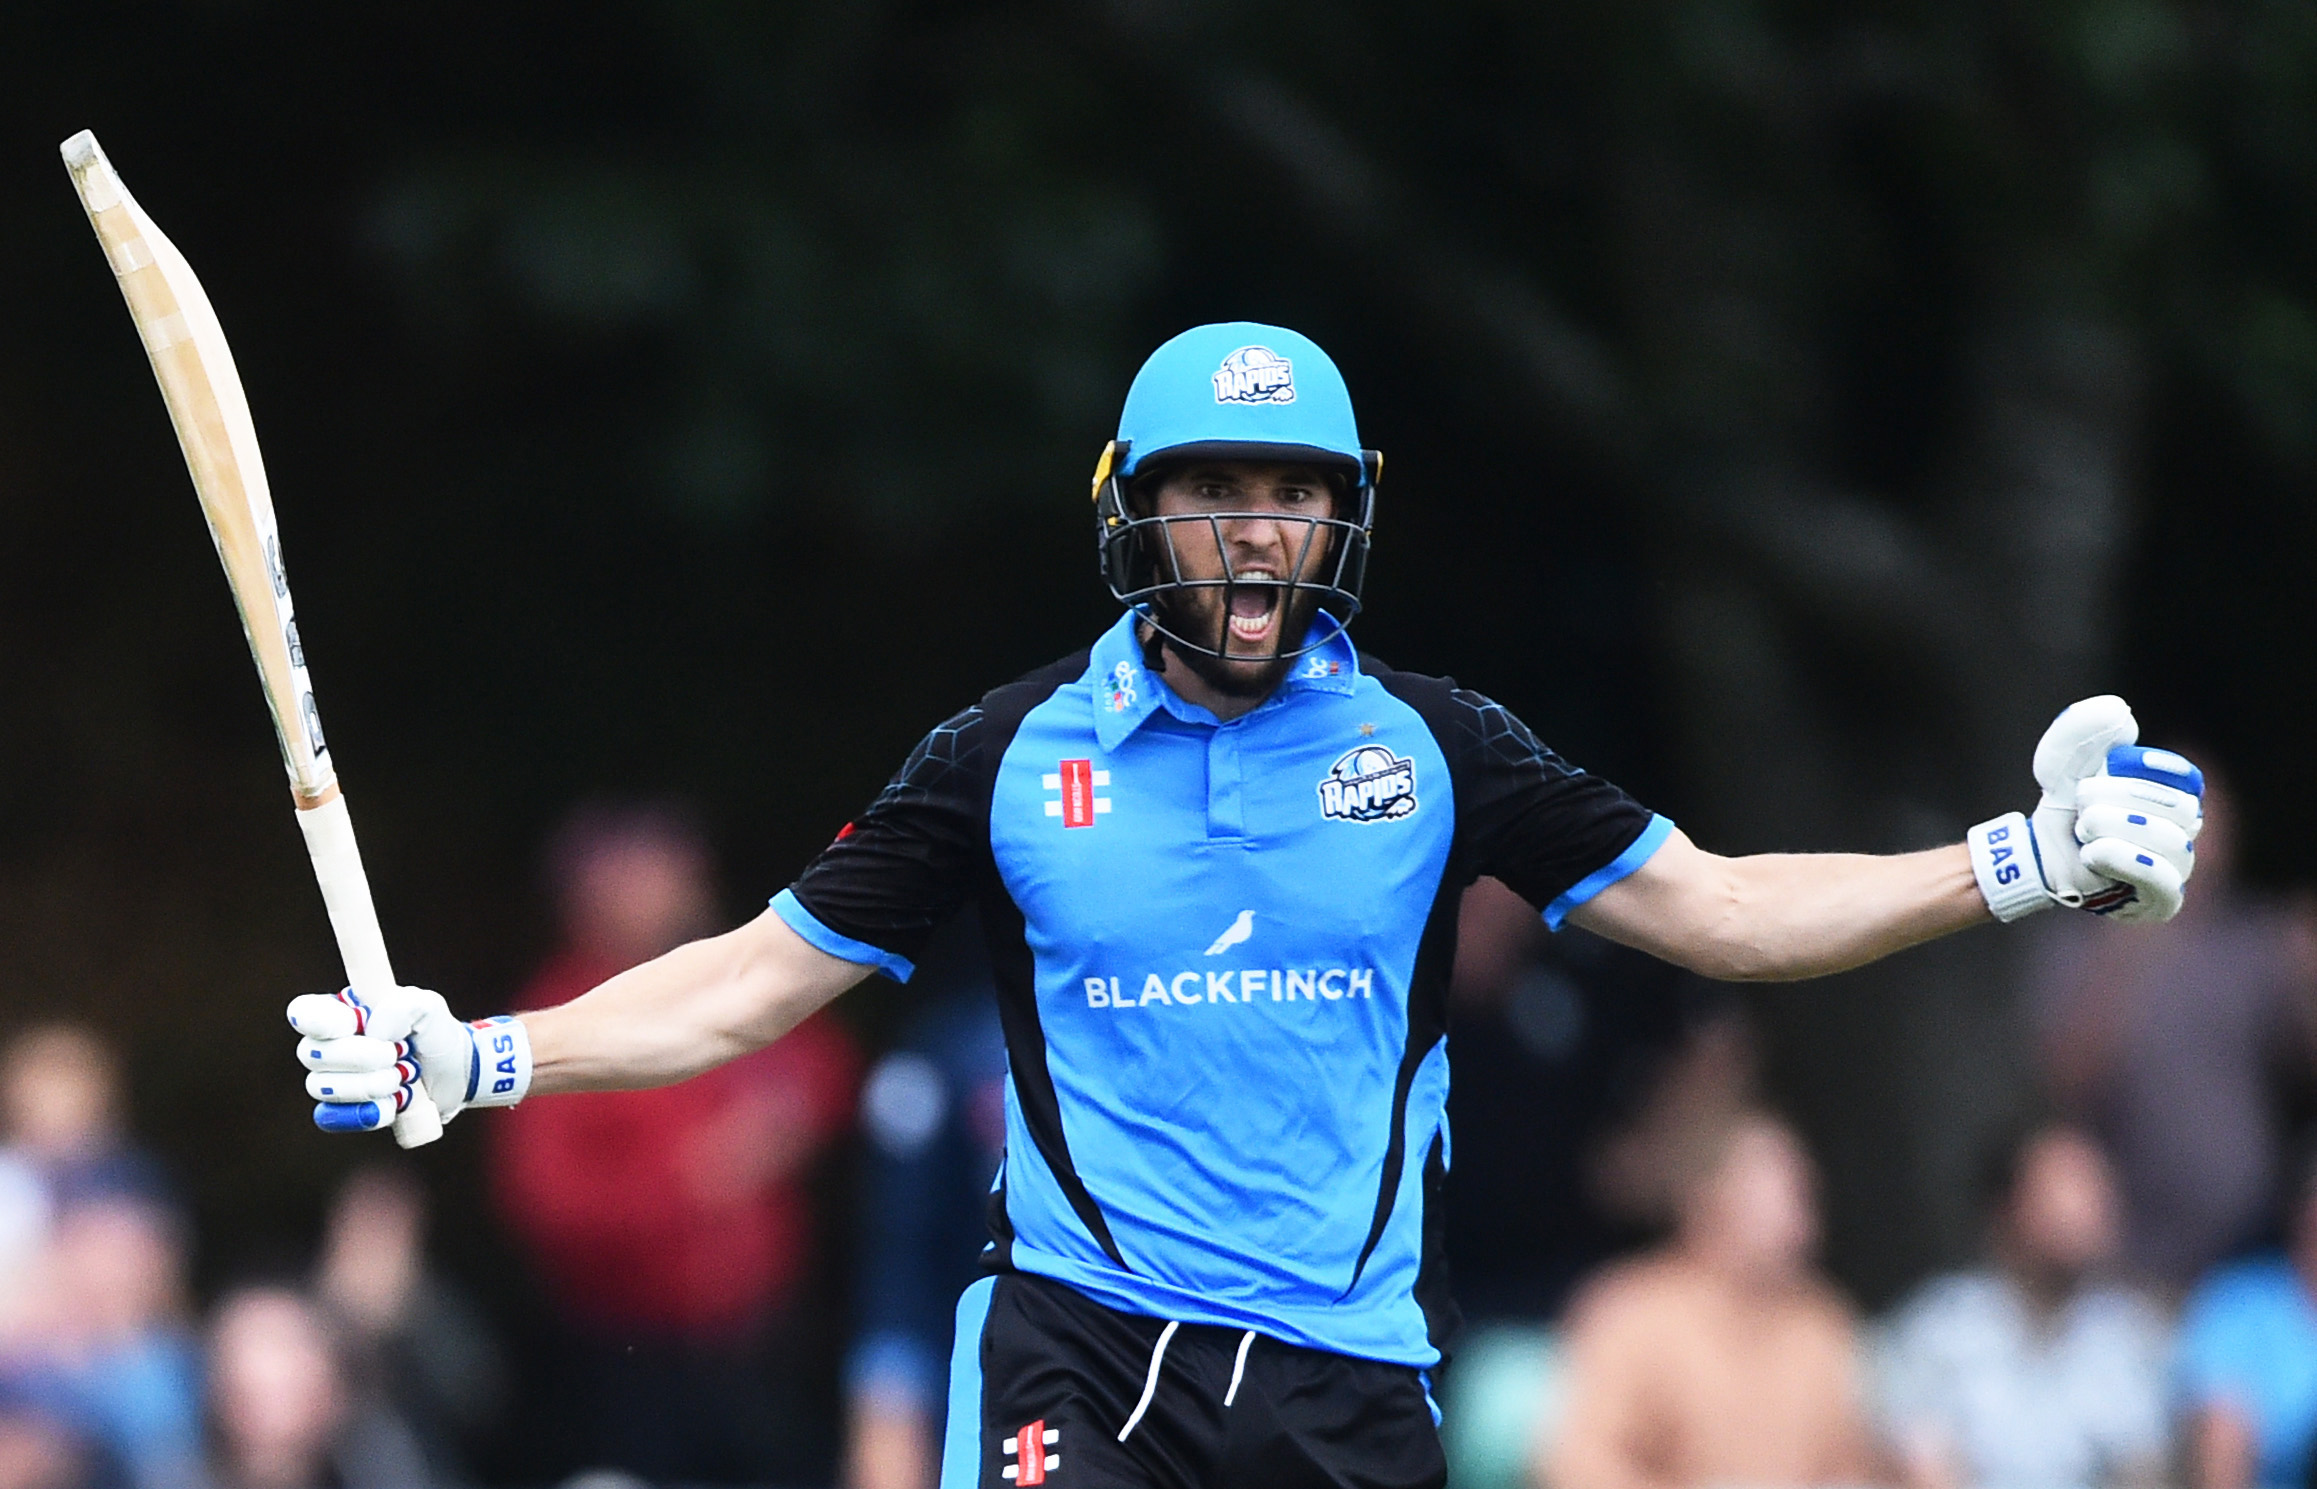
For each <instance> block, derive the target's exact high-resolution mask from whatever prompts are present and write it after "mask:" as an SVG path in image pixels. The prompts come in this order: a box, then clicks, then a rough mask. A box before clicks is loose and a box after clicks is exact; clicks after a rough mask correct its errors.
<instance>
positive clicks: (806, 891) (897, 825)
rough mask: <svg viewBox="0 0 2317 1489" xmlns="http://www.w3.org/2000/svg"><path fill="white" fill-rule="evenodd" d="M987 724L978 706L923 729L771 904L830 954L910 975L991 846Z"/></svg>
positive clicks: (900, 976) (896, 975)
mask: <svg viewBox="0 0 2317 1489" xmlns="http://www.w3.org/2000/svg"><path fill="white" fill-rule="evenodd" d="M984 732H985V730H984V721H983V716H982V710H981V708H980V707H979V706H976V707H973V708H969V709H967V710H966V711H965V712H964V713H961V714H959V715H957V717H955V718H953V719H950V720H948V721H947V722H945V723H943V724H942V725H940V726H939V727H938V728H936V729H934V731H933V732H932V733H930V734H928V735H926V736H925V738H924V739H923V740H921V741H919V742H918V745H917V748H916V749H914V750H912V751H910V753H909V758H908V759H907V760H906V761H904V762H903V763H902V766H901V769H900V770H899V771H898V772H897V773H896V774H895V775H894V777H893V779H892V780H891V781H889V782H887V783H886V785H885V789H884V790H883V791H881V792H879V793H878V794H877V799H876V800H875V801H873V802H871V803H870V804H869V809H868V810H867V811H866V812H863V813H862V814H861V815H860V816H859V817H857V818H855V819H854V820H853V821H852V822H851V823H850V824H849V825H848V826H847V827H846V828H845V830H844V831H843V832H841V833H839V834H838V835H837V840H836V841H835V842H833V843H831V844H829V846H828V847H826V848H824V849H822V850H821V853H820V856H819V857H817V858H815V859H814V860H813V861H812V862H811V863H810V864H807V865H806V866H805V871H804V872H803V873H802V874H801V875H799V876H798V877H797V881H796V883H794V884H792V885H790V886H789V887H788V888H787V889H784V890H782V891H781V892H780V893H779V894H778V895H777V896H775V897H774V899H773V902H772V908H773V912H774V913H775V914H777V915H779V916H780V918H781V919H782V920H784V921H786V922H787V923H788V926H789V929H791V930H793V931H795V932H796V933H797V934H798V935H800V936H802V937H804V939H805V940H806V941H808V942H810V943H812V944H813V945H814V946H816V947H818V948H820V949H821V950H822V951H825V952H827V953H828V954H829V955H831V956H834V957H839V958H842V959H843V960H845V961H848V962H858V963H860V964H861V965H863V966H869V967H875V968H876V969H877V970H878V971H880V972H883V973H884V974H885V975H886V976H888V977H890V978H892V979H893V980H894V981H896V982H907V981H908V980H909V977H910V974H911V973H912V972H914V971H915V970H916V963H917V958H918V957H919V955H920V954H921V953H922V952H923V951H924V949H925V943H926V941H927V940H928V939H929V938H930V937H931V936H932V934H933V930H934V928H935V927H936V926H938V925H940V924H941V923H942V922H943V921H945V920H947V919H948V918H949V917H950V916H951V915H952V914H953V913H954V912H955V911H956V910H957V909H958V907H959V906H960V905H961V904H962V903H963V902H964V901H965V898H966V896H967V895H968V894H969V893H971V891H972V888H973V883H974V874H975V871H976V870H977V869H978V868H979V867H980V866H981V865H982V864H983V863H984V862H985V861H986V860H987V858H988V856H989V784H988V776H989V772H988V770H987V768H986V766H985V762H984V760H983V749H984V743H985V741H984V738H983V736H984Z"/></svg>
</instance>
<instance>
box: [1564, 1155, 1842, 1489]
mask: <svg viewBox="0 0 2317 1489" xmlns="http://www.w3.org/2000/svg"><path fill="white" fill-rule="evenodd" d="M1681 1171H1682V1173H1683V1174H1684V1179H1683V1182H1682V1183H1681V1185H1680V1189H1679V1201H1678V1216H1679V1218H1678V1222H1677V1226H1676V1231H1675V1238H1674V1240H1673V1242H1672V1243H1671V1244H1670V1245H1668V1246H1667V1247H1665V1248H1664V1249H1662V1250H1661V1251H1659V1252H1656V1253H1654V1254H1651V1255H1648V1256H1645V1257H1642V1258H1640V1259H1638V1260H1635V1261H1631V1262H1625V1263H1620V1264H1618V1265H1616V1266H1613V1267H1611V1268H1610V1269H1609V1270H1608V1271H1607V1272H1605V1273H1603V1274H1602V1275H1601V1276H1599V1277H1598V1278H1596V1279H1595V1280H1594V1281H1592V1282H1590V1283H1588V1284H1587V1285H1586V1286H1585V1287H1584V1288H1583V1289H1582V1290H1581V1291H1580V1292H1579V1293H1578V1296H1577V1299H1576V1301H1575V1302H1574V1303H1573V1304H1572V1305H1571V1308H1570V1313H1569V1323H1568V1330H1567V1393H1568V1394H1567V1399H1566V1402H1565V1405H1564V1407H1563V1415H1562V1419H1561V1421H1560V1423H1559V1431H1558V1435H1557V1440H1556V1441H1553V1442H1551V1443H1550V1444H1549V1445H1548V1446H1547V1447H1545V1448H1544V1450H1543V1451H1542V1452H1541V1453H1540V1461H1539V1463H1538V1469H1539V1472H1540V1475H1541V1477H1542V1478H1543V1479H1544V1480H1545V1481H1546V1482H1547V1483H1549V1484H1551V1485H1552V1486H1553V1489H1644V1486H1650V1489H1654V1486H1667V1489H1673V1486H1688V1485H1707V1484H1745V1485H1755V1486H1772V1485H1801V1484H1855V1483H1858V1482H1860V1481H1862V1480H1864V1479H1865V1478H1867V1477H1868V1475H1869V1473H1870V1471H1871V1469H1872V1466H1873V1465H1872V1461H1871V1459H1870V1456H1869V1448H1868V1437H1867V1432H1866V1425H1865V1421H1864V1419H1863V1415H1862V1412H1861V1409H1860V1399H1859V1391H1858V1378H1857V1335H1856V1328H1855V1325H1854V1322H1853V1319H1852V1316H1851V1311H1850V1309H1849V1307H1848V1306H1847V1305H1846V1304H1845V1303H1844V1302H1843V1301H1842V1299H1841V1298H1840V1297H1839V1296H1838V1295H1837V1294H1836V1293H1835V1292H1834V1290H1833V1289H1832V1288H1831V1287H1830V1286H1828V1285H1827V1284H1826V1283H1825V1282H1823V1281H1821V1280H1820V1279H1819V1278H1818V1277H1817V1275H1816V1274H1815V1272H1814V1270H1813V1267H1812V1257H1813V1254H1814V1253H1815V1251H1816V1249H1817V1243H1818V1215H1817V1201H1816V1196H1815V1195H1814V1193H1813V1187H1814V1179H1813V1176H1812V1173H1811V1167H1810V1161H1809V1159H1808V1157H1807V1156H1806V1155H1805V1154H1804V1152H1803V1150H1802V1146H1801V1143H1800V1142H1799V1141H1798V1140H1797V1139H1796V1138H1795V1136H1794V1134H1793V1132H1792V1131H1791V1130H1790V1129H1788V1128H1787V1127H1786V1126H1785V1125H1784V1124H1783V1123H1781V1122H1779V1121H1777V1120H1775V1119H1773V1118H1770V1117H1768V1116H1765V1115H1762V1114H1760V1113H1748V1114H1745V1115H1743V1116H1741V1117H1740V1118H1739V1119H1738V1120H1737V1121H1735V1122H1732V1123H1727V1124H1723V1125H1722V1126H1720V1127H1719V1128H1718V1129H1716V1130H1713V1131H1710V1132H1708V1133H1705V1134H1701V1135H1700V1136H1699V1138H1698V1140H1697V1141H1696V1143H1695V1144H1694V1147H1693V1150H1692V1154H1691V1156H1690V1157H1689V1158H1688V1160H1687V1161H1686V1162H1684V1163H1683V1165H1682V1169H1681Z"/></svg>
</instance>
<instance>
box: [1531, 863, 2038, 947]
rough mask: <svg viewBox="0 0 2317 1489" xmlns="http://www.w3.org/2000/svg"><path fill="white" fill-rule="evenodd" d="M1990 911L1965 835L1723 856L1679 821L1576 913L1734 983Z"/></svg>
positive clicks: (1907, 939) (1903, 939)
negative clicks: (1903, 848) (1883, 847)
mask: <svg viewBox="0 0 2317 1489" xmlns="http://www.w3.org/2000/svg"><path fill="white" fill-rule="evenodd" d="M1991 918H1992V916H1991V915H1990V913H1989V911H1988V908H1987V901H1986V899H1985V898H1984V897H1983V896H1982V895H1981V894H1980V892H1979V884H1978V881H1977V879H1976V878H1975V877H1974V876H1973V874H1972V872H1971V855H1970V853H1969V852H1968V851H1967V850H1966V849H1965V848H1964V847H1963V845H1962V844H1960V843H1958V844H1955V845H1954V846H1952V847H1948V848H1933V849H1931V850H1930V851H1929V852H1927V853H1906V854H1900V855H1898V856H1895V857H1888V858H1879V857H1874V856H1872V855H1868V854H1863V853H1762V854H1756V855H1753V856H1751V857H1747V858H1724V857H1722V856H1721V855H1719V854H1715V853H1708V852H1706V851H1705V850H1704V849H1702V848H1700V847H1698V846H1697V844H1695V843H1693V842H1691V841H1690V840H1689V838H1688V836H1687V835H1686V834H1684V833H1682V832H1679V831H1676V832H1675V833H1674V834H1673V835H1672V836H1671V837H1669V838H1667V839H1666V841H1665V845H1664V846H1663V847H1661V848H1659V849H1658V850H1657V852H1656V853H1655V854H1653V855H1651V857H1650V860H1649V862H1647V863H1646V864H1643V865H1642V866H1641V868H1640V869H1639V870H1637V871H1636V872H1634V873H1633V874H1632V875H1630V876H1628V877H1627V878H1624V879H1621V880H1619V881H1618V882H1617V883H1615V884H1612V885H1610V886H1609V887H1608V888H1607V889H1605V890H1603V891H1601V893H1600V894H1598V895H1596V896H1594V897H1593V898H1592V899H1591V900H1589V901H1587V902H1586V903H1585V904H1583V905H1580V906H1578V907H1577V908H1576V909H1575V910H1573V911H1571V912H1570V914H1569V919H1570V921H1571V922H1572V923H1574V924H1576V925H1580V926H1583V927H1584V928H1585V929H1587V930H1589V931H1593V932H1595V933H1597V934H1599V935H1602V936H1606V937H1608V938H1609V939H1610V940H1612V941H1616V942H1620V943H1622V944H1624V945H1626V946H1631V947H1635V948H1637V949H1639V950H1641V951H1646V952H1648V953H1650V954H1651V955H1652V956H1656V957H1661V958H1663V959H1664V960H1666V961H1669V962H1672V963H1674V964H1676V965H1677V966H1682V967H1687V968H1688V969H1689V970H1690V971H1692V972H1696V973H1698V974H1700V975H1701V976H1705V977H1717V978H1721V979H1724V980H1726V981H1730V982H1783V981H1790V980H1793V979H1796V978H1803V977H1823V976H1825V975H1826V974H1827V973H1829V972H1843V971H1848V970H1849V969H1850V968H1852V967H1859V966H1864V965H1865V964H1866V963H1868V962H1871V961H1874V960H1876V959H1878V958H1880V957H1886V956H1889V955H1890V954H1891V953H1892V952H1894V951H1903V950H1905V949H1906V948H1907V947H1909V946H1914V945H1917V944H1919V943H1921V942H1924V941H1930V940H1933V939H1935V938H1937V937H1940V936H1944V935H1947V934H1949V933H1950V932H1953V931H1959V930H1961V929H1963V928H1964V927H1965V926H1968V925H1976V924H1978V923H1979V922H1981V921H1983V920H1988V919H1991Z"/></svg>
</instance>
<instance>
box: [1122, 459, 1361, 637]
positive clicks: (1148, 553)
mask: <svg viewBox="0 0 2317 1489" xmlns="http://www.w3.org/2000/svg"><path fill="white" fill-rule="evenodd" d="M1127 452H1128V446H1127V444H1126V442H1125V441H1123V440H1112V441H1111V442H1110V443H1109V444H1108V445H1105V446H1104V447H1103V450H1102V459H1101V461H1100V463H1098V464H1097V465H1096V466H1095V468H1094V534H1095V544H1096V548H1097V551H1098V553H1099V554H1100V557H1101V560H1102V577H1103V580H1104V581H1105V582H1106V583H1108V584H1109V586H1110V593H1111V595H1112V597H1113V598H1115V599H1116V600H1117V601H1118V602H1119V603H1120V604H1121V605H1124V606H1126V607H1127V608H1128V609H1130V610H1132V611H1134V612H1135V613H1136V614H1137V615H1140V616H1141V617H1142V618H1143V619H1144V620H1146V621H1149V622H1150V624H1151V625H1152V627H1154V628H1155V629H1156V630H1157V631H1158V633H1159V634H1160V635H1162V636H1164V637H1166V638H1167V640H1169V641H1170V642H1173V643H1174V644H1175V645H1176V646H1178V647H1181V648H1183V649H1184V650H1186V651H1192V652H1197V653H1199V654H1200V655H1202V656H1208V657H1213V658H1215V659H1217V660H1218V661H1230V662H1258V663H1261V662H1284V661H1290V660H1292V659H1294V658H1296V657H1300V656H1302V655H1303V654H1304V653H1306V652H1310V651H1316V650H1318V649H1319V648H1320V647H1323V646H1325V645H1327V644H1328V643H1329V642H1331V641H1333V640H1335V638H1336V637H1338V636H1341V635H1342V634H1343V633H1344V631H1345V629H1346V628H1347V627H1349V626H1350V625H1351V621H1352V617H1353V616H1355V615H1357V614H1359V613H1360V587H1361V585H1362V584H1364V583H1365V582H1366V580H1367V574H1368V536H1369V533H1370V531H1371V530H1372V529H1373V527H1374V525H1375V514H1376V483H1377V481H1378V480H1379V479H1380V478H1381V477H1382V475H1383V470H1384V457H1383V456H1382V455H1381V454H1380V453H1378V452H1377V451H1374V450H1362V451H1361V452H1360V465H1361V475H1362V477H1363V478H1364V479H1362V481H1361V482H1360V484H1359V487H1358V488H1357V490H1356V491H1355V492H1353V493H1352V495H1353V499H1354V500H1355V501H1356V502H1357V504H1358V515H1357V516H1356V517H1292V516H1283V515H1281V514H1279V513H1276V512H1197V513H1186V514H1184V515H1182V516H1177V517H1138V516H1136V515H1135V513H1134V511H1133V509H1132V508H1130V507H1129V506H1128V505H1127V503H1126V478H1125V477H1124V476H1123V475H1121V474H1120V472H1121V471H1122V470H1123V469H1124V467H1125V465H1126V458H1127ZM1205 453H1209V454H1212V455H1215V456H1217V457H1219V458H1229V457H1230V456H1231V455H1233V454H1237V458H1242V459H1249V458H1252V459H1268V460H1278V459H1281V458H1283V456H1285V457H1286V458H1296V456H1295V455H1294V454H1293V453H1291V452H1283V451H1281V450H1279V449H1278V448H1276V447H1266V446H1252V447H1249V448H1248V449H1247V450H1245V451H1244V452H1231V451H1226V450H1223V449H1221V448H1216V449H1212V450H1209V451H1206V452H1205ZM1313 454H1315V455H1323V456H1325V458H1326V459H1327V460H1328V461H1330V462H1331V463H1339V464H1340V462H1341V461H1342V458H1343V457H1341V456H1340V455H1328V454H1327V453H1326V452H1322V451H1314V452H1313ZM1250 518H1254V519H1260V520H1262V521H1266V522H1276V523H1280V524H1282V525H1286V524H1291V523H1301V524H1303V528H1304V533H1303V540H1302V541H1301V542H1300V543H1297V544H1295V545H1294V548H1295V552H1294V554H1293V555H1292V556H1291V557H1290V558H1289V560H1288V572H1289V573H1290V574H1301V573H1303V572H1304V563H1305V561H1306V560H1307V559H1308V558H1309V557H1310V556H1311V552H1312V547H1313V545H1314V544H1324V545H1325V547H1326V552H1325V556H1324V557H1323V558H1322V559H1321V560H1320V571H1319V572H1318V573H1317V574H1315V575H1313V576H1312V577H1310V578H1308V579H1295V578H1289V579H1256V578H1247V579H1243V578H1240V577H1239V576H1238V575H1237V574H1236V573H1235V572H1234V571H1233V569H1232V565H1231V548H1230V545H1229V544H1228V543H1226V542H1224V541H1223V524H1224V523H1226V522H1232V521H1240V520H1245V519H1250ZM1185 526H1189V527H1194V528H1201V529H1204V530H1205V531H1204V533H1203V534H1202V535H1201V537H1200V539H1199V541H1201V542H1212V543H1213V544H1214V545H1215V551H1216V553H1217V554H1219V555H1220V556H1221V558H1222V561H1223V576H1222V577H1221V578H1219V579H1184V578H1181V577H1179V576H1180V575H1181V573H1182V565H1181V563H1180V562H1179V561H1178V559H1177V550H1176V547H1175V529H1176V528H1178V527H1185ZM1195 589H1219V590H1221V591H1223V605H1222V611H1221V617H1222V618H1221V619H1220V620H1219V621H1218V622H1217V623H1216V624H1217V630H1216V634H1215V636H1214V638H1213V641H1212V643H1210V642H1206V641H1197V640H1194V639H1192V638H1191V637H1189V636H1185V635H1183V634H1182V633H1181V631H1180V630H1179V629H1177V628H1176V626H1174V625H1171V624H1170V623H1169V621H1168V618H1167V616H1166V613H1165V612H1166V610H1167V608H1168V607H1167V606H1166V604H1165V601H1166V600H1167V599H1168V598H1169V597H1170V596H1174V595H1180V594H1186V593H1188V592H1190V591H1191V590H1195ZM1241 589H1269V590H1275V591H1277V592H1278V599H1277V601H1276V604H1277V606H1278V609H1277V611H1276V613H1277V614H1278V616H1279V618H1280V622H1281V624H1280V628H1279V639H1278V641H1277V642H1275V643H1274V644H1273V647H1272V650H1271V651H1270V652H1268V653H1258V654H1256V655H1252V656H1250V655H1247V654H1245V653H1241V652H1231V651H1227V650H1226V649H1225V647H1226V646H1227V644H1228V641H1229V634H1230V626H1231V619H1230V617H1231V600H1232V597H1233V596H1234V594H1236V592H1237V591H1239V590H1241ZM1304 594H1312V595H1316V596H1318V615H1319V616H1320V617H1321V618H1322V619H1323V620H1324V621H1326V622H1328V624H1325V625H1315V626H1313V627H1312V629H1311V639H1310V640H1308V641H1306V640H1303V639H1302V638H1300V637H1295V636H1290V635H1289V634H1288V632H1287V627H1286V621H1287V620H1288V618H1289V617H1290V616H1292V615H1293V614H1294V613H1295V609H1296V601H1297V599H1298V598H1299V597H1301V596H1302V595H1304ZM1291 642H1297V643H1300V644H1297V645H1295V646H1294V648H1293V649H1292V650H1290V649H1288V648H1289V644H1290V643H1291Z"/></svg>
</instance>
